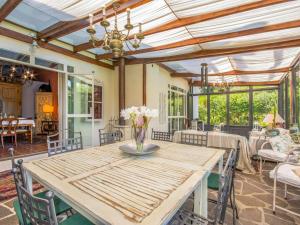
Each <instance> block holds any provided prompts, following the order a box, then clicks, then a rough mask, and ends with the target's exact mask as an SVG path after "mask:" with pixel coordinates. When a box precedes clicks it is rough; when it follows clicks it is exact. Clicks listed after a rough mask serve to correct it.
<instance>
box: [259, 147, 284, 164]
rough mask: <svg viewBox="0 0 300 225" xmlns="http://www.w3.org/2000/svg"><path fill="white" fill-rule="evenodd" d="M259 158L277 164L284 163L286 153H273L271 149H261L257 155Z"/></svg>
mask: <svg viewBox="0 0 300 225" xmlns="http://www.w3.org/2000/svg"><path fill="white" fill-rule="evenodd" d="M257 154H258V155H259V156H261V157H263V158H267V159H271V160H274V161H277V162H284V160H285V159H286V157H287V154H286V153H283V152H278V151H274V150H272V149H261V150H258V153H257Z"/></svg>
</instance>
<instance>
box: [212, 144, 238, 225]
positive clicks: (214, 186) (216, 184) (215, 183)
mask: <svg viewBox="0 0 300 225" xmlns="http://www.w3.org/2000/svg"><path fill="white" fill-rule="evenodd" d="M232 151H235V154H236V156H235V161H234V164H233V168H232V182H231V184H230V205H231V208H232V210H233V217H234V218H233V219H234V220H235V218H236V219H238V218H239V215H238V210H237V205H236V201H235V187H234V178H235V170H236V165H237V162H238V159H239V155H240V141H237V146H236V149H234V150H232ZM219 180H220V174H218V173H215V172H212V173H211V174H210V175H209V177H208V181H207V184H208V188H209V189H211V190H215V191H218V190H219V188H220V187H219V184H220V182H219ZM209 201H210V202H213V203H217V201H216V200H214V199H209ZM224 216H225V212H224V213H223V216H222V218H221V222H222V221H224Z"/></svg>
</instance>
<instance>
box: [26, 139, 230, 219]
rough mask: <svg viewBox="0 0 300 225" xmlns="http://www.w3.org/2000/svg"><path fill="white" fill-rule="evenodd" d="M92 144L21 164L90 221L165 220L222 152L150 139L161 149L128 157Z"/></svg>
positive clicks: (110, 147)
mask: <svg viewBox="0 0 300 225" xmlns="http://www.w3.org/2000/svg"><path fill="white" fill-rule="evenodd" d="M131 142H132V141H125V142H119V143H116V144H111V145H106V146H101V147H94V148H89V149H84V150H79V151H74V152H70V153H64V154H61V155H56V156H53V157H50V158H46V159H40V160H35V161H31V162H27V163H24V168H25V169H26V171H28V172H29V173H30V174H31V175H32V177H33V178H34V179H35V180H37V181H38V182H40V183H41V184H43V185H44V186H45V187H46V188H48V189H49V190H52V191H54V192H55V194H56V195H57V196H58V197H60V198H62V199H63V200H65V201H66V202H67V203H69V204H70V205H71V206H72V207H74V208H75V209H76V210H78V211H79V212H80V213H82V214H83V215H84V216H86V217H87V218H89V219H90V220H91V221H92V222H94V223H95V224H101V223H104V224H115V225H116V224H119V225H136V224H141V225H150V224H151V225H159V224H163V223H164V222H165V221H168V220H169V219H170V218H171V217H172V216H173V215H174V214H175V213H176V211H177V210H178V209H179V208H180V207H181V205H182V204H183V203H184V202H185V200H186V199H187V198H188V196H189V195H190V194H191V193H192V192H193V191H194V190H195V188H196V187H197V186H198V185H199V183H200V182H201V180H202V178H203V177H204V176H205V175H206V173H207V171H208V170H211V169H212V167H213V166H214V165H216V163H217V162H218V160H219V159H220V157H222V155H223V154H224V153H225V151H223V150H220V149H214V148H206V147H197V146H190V145H182V144H178V143H172V142H170V143H169V142H161V141H151V143H154V144H158V145H159V146H160V150H159V151H158V152H156V153H155V154H153V155H150V156H145V157H133V156H129V155H127V154H123V153H121V152H120V150H119V146H120V145H123V144H125V143H131Z"/></svg>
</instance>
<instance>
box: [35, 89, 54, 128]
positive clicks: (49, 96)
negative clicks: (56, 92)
mask: <svg viewBox="0 0 300 225" xmlns="http://www.w3.org/2000/svg"><path fill="white" fill-rule="evenodd" d="M45 104H48V105H53V93H52V92H36V93H35V117H36V119H35V125H36V126H35V132H36V133H37V134H41V133H42V130H41V127H42V121H43V120H45V117H46V114H45V113H44V112H43V105H45Z"/></svg>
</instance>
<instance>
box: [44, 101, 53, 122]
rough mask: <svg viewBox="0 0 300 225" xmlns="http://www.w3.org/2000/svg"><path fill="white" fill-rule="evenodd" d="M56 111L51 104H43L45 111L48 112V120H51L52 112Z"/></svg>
mask: <svg viewBox="0 0 300 225" xmlns="http://www.w3.org/2000/svg"><path fill="white" fill-rule="evenodd" d="M53 111H54V107H53V106H52V105H49V104H45V105H43V113H45V114H46V120H51V114H52V113H53Z"/></svg>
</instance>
